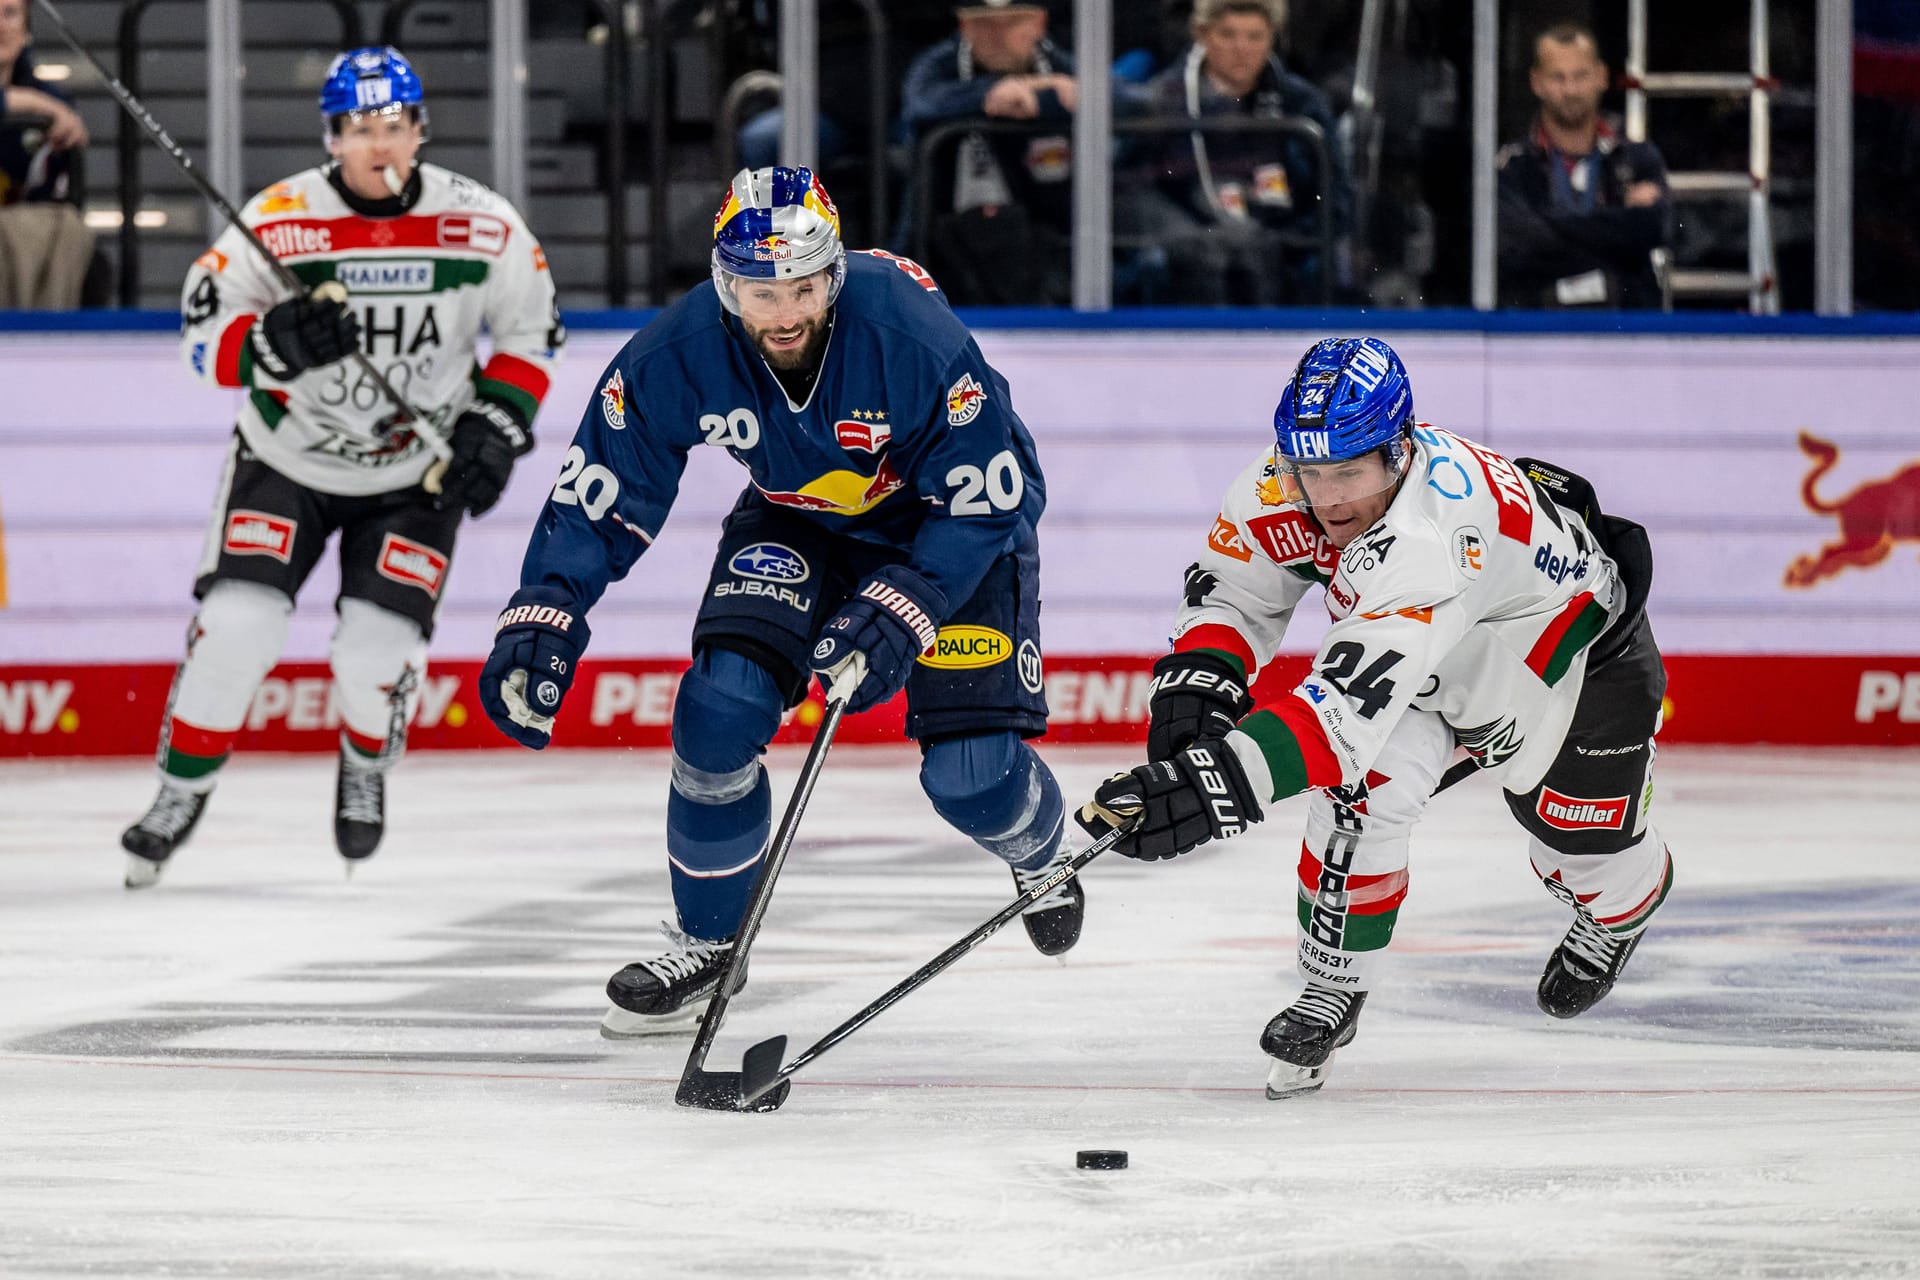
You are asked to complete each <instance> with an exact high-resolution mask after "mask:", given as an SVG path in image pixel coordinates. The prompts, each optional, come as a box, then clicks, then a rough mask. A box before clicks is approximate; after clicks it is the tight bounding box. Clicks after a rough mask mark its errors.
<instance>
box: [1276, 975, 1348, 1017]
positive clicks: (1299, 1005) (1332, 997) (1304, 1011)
mask: <svg viewBox="0 0 1920 1280" xmlns="http://www.w3.org/2000/svg"><path fill="white" fill-rule="evenodd" d="M1352 1004H1353V992H1351V991H1336V990H1334V989H1333V988H1331V987H1320V986H1315V985H1313V984H1312V983H1309V984H1307V989H1306V990H1305V991H1302V992H1301V993H1300V997H1299V999H1297V1000H1295V1001H1294V1002H1293V1003H1292V1004H1290V1005H1288V1006H1287V1013H1288V1014H1289V1015H1291V1016H1292V1017H1293V1019H1294V1020H1295V1021H1296V1022H1317V1023H1319V1024H1320V1025H1321V1026H1323V1027H1337V1026H1339V1025H1340V1019H1342V1018H1344V1017H1346V1016H1347V1009H1348V1008H1349V1007H1350V1006H1351V1005H1352Z"/></svg>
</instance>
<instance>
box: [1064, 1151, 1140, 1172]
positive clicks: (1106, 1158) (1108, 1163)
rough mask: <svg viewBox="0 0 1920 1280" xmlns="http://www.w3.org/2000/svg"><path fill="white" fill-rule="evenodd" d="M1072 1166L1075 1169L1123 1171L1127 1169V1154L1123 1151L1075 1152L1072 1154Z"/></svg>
mask: <svg viewBox="0 0 1920 1280" xmlns="http://www.w3.org/2000/svg"><path fill="white" fill-rule="evenodd" d="M1073 1165H1074V1168H1076V1169H1124V1168H1126V1167H1127V1153H1126V1152H1124V1151H1076V1152H1074V1153H1073Z"/></svg>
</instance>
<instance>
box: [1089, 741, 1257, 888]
mask: <svg viewBox="0 0 1920 1280" xmlns="http://www.w3.org/2000/svg"><path fill="white" fill-rule="evenodd" d="M1262 816H1264V815H1262V813H1261V812H1260V805H1259V803H1258V802H1257V801H1256V799H1255V798H1254V795H1253V788H1252V786H1251V785H1250V784H1249V783H1248V782H1247V775H1246V771H1245V770H1243V769H1242V768H1241V767H1240V761H1239V760H1238V759H1236V758H1235V757H1234V754H1233V748H1231V747H1229V746H1228V745H1227V744H1226V743H1224V742H1222V741H1221V740H1220V739H1218V738H1202V739H1200V740H1199V741H1198V742H1195V743H1194V744H1192V745H1191V746H1189V747H1187V748H1186V749H1185V750H1184V751H1181V752H1179V753H1177V754H1176V755H1175V756H1174V757H1173V758H1172V759H1171V760H1160V761H1156V762H1155V763H1153V764H1143V765H1139V766H1137V767H1135V768H1134V769H1133V771H1132V772H1130V773H1116V774H1114V775H1113V776H1112V777H1111V778H1108V779H1107V780H1106V781H1105V782H1103V783H1101V784H1100V789H1099V790H1097V791H1095V792H1094V793H1093V800H1092V801H1091V802H1090V803H1088V804H1085V805H1082V806H1081V808H1080V812H1079V814H1077V815H1076V821H1078V822H1079V823H1080V825H1081V827H1083V828H1084V829H1085V830H1086V832H1087V834H1088V835H1090V836H1093V837H1094V838H1095V839H1099V838H1100V837H1101V836H1104V835H1106V834H1107V833H1108V832H1109V831H1111V830H1113V829H1114V828H1115V827H1120V826H1124V825H1126V824H1127V823H1128V822H1129V821H1131V820H1133V819H1135V818H1137V819H1138V820H1139V821H1138V824H1137V825H1136V826H1135V827H1134V829H1133V831H1132V832H1131V833H1130V834H1128V835H1126V836H1124V837H1122V838H1121V839H1120V840H1119V841H1118V842H1117V843H1116V844H1115V845H1114V846H1113V847H1114V848H1115V849H1116V850H1118V851H1119V852H1120V853H1122V854H1125V855H1126V856H1127V857H1129V858H1139V859H1142V860H1143V861H1147V862H1155V861H1158V860H1159V859H1161V858H1174V857H1178V856H1179V855H1181V854H1183V853H1186V852H1188V851H1190V850H1192V849H1195V848H1197V847H1199V846H1200V845H1203V844H1205V843H1206V842H1207V841H1209V840H1225V839H1227V838H1229V837H1230V836H1237V835H1239V834H1240V833H1241V832H1242V831H1245V830H1246V829H1247V826H1248V824H1249V823H1254V822H1258V821H1260V819H1261V817H1262Z"/></svg>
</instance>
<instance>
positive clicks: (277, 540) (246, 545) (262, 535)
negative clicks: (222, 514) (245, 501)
mask: <svg viewBox="0 0 1920 1280" xmlns="http://www.w3.org/2000/svg"><path fill="white" fill-rule="evenodd" d="M296 524H297V522H296V521H293V520H289V519H287V518H286V517H285V516H270V515H268V514H267V513H266V512H264V511H229V512H228V513H227V538H226V548H227V554H228V555H230V556H272V557H273V558H274V559H275V560H278V561H279V562H280V563H281V564H287V563H289V562H290V561H292V559H293V531H294V528H295V527H296Z"/></svg>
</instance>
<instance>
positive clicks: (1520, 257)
mask: <svg viewBox="0 0 1920 1280" xmlns="http://www.w3.org/2000/svg"><path fill="white" fill-rule="evenodd" d="M1531 83H1532V86H1533V95H1534V97H1536V98H1538V99H1539V100H1540V113H1539V115H1537V116H1535V117H1534V121H1533V127H1532V128H1531V129H1530V130H1528V133H1527V137H1526V139H1525V140H1524V141H1521V142H1514V143H1510V144H1508V145H1507V146H1505V147H1503V148H1501V150H1500V158H1499V161H1498V163H1499V167H1500V177H1499V190H1500V206H1499V208H1500V215H1499V216H1500V305H1501V306H1505V307H1658V306H1660V305H1661V298H1660V286H1659V282H1658V280H1657V279H1656V277H1655V275H1654V269H1653V257H1652V254H1653V250H1655V249H1659V248H1663V247H1667V246H1669V245H1670V244H1671V243H1672V239H1673V224H1672V210H1671V206H1670V203H1669V201H1668V199H1667V166H1666V162H1665V161H1664V160H1662V159H1661V157H1660V151H1659V149H1658V148H1656V147H1655V146H1654V145H1653V144H1652V143H1650V142H1629V141H1627V140H1626V138H1625V137H1623V136H1622V135H1621V133H1620V129H1619V126H1618V125H1617V124H1616V123H1615V122H1614V121H1611V120H1608V119H1606V118H1604V117H1602V116H1601V114H1600V95H1601V94H1602V93H1604V92H1605V91H1606V88H1607V64H1606V63H1604V62H1602V61H1601V60H1600V47H1599V45H1598V44H1597V43H1596V42H1595V40H1594V37H1593V32H1591V31H1589V30H1587V29H1586V28H1585V27H1582V26H1578V25H1576V24H1573V23H1562V24H1560V25H1558V26H1555V27H1551V28H1549V29H1548V30H1547V31H1546V32H1544V33H1543V34H1542V35H1541V36H1540V37H1539V38H1538V39H1537V40H1535V41H1534V46H1533V71H1532V75H1531Z"/></svg>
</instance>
